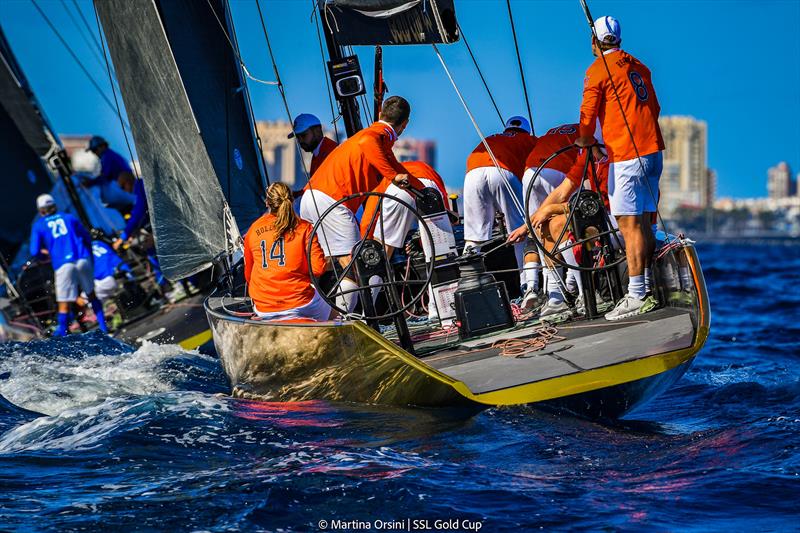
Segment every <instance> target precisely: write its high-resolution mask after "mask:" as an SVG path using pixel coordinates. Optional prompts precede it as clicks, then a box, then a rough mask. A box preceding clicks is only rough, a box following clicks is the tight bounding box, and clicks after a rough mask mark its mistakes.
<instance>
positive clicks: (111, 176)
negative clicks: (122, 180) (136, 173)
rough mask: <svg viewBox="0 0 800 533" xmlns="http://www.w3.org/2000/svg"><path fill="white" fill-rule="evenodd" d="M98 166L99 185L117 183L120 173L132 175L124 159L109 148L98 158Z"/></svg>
mask: <svg viewBox="0 0 800 533" xmlns="http://www.w3.org/2000/svg"><path fill="white" fill-rule="evenodd" d="M100 165H101V169H100V176H99V177H98V178H97V181H98V182H99V183H104V182H106V183H108V182H112V181H117V178H118V177H119V175H120V174H121V173H122V172H130V173H131V174H133V171H132V170H131V166H130V165H129V164H128V162H127V161H126V160H125V158H124V157H122V156H121V155H119V154H118V153H117V152H115V151H114V150H112V149H111V148H106V149H105V151H104V152H103V155H101V156H100Z"/></svg>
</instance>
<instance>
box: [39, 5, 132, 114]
mask: <svg viewBox="0 0 800 533" xmlns="http://www.w3.org/2000/svg"><path fill="white" fill-rule="evenodd" d="M31 3H32V4H33V7H35V8H36V10H37V11H38V12H39V14H40V15H41V16H42V18H43V19H44V21H45V22H46V23H47V25H48V26H49V27H50V29H51V30H52V31H53V33H54V34H55V35H56V37H57V38H58V40H59V41H61V44H62V45H63V46H64V48H65V49H66V50H67V52H68V53H69V55H70V56H72V59H74V60H75V62H76V63H77V64H78V66H79V67H80V69H81V71H83V73H84V74H85V75H86V77H87V78H88V79H89V82H90V83H91V84H92V86H93V87H94V88H95V89H96V90H97V92H98V93H99V94H100V96H101V97H102V98H103V101H104V102H105V103H106V104H107V105H108V107H110V108H111V110H112V111H115V106H114V104H112V103H111V100H109V98H108V96H107V95H106V94H105V92H103V89H101V88H100V84H99V83H98V82H97V80H95V79H94V77H93V76H92V75H91V73H90V72H89V70H88V69H87V68H86V66H85V65H84V64H83V62H81V60H80V59H79V58H78V54H76V53H75V51H74V50H73V49H72V47H71V46H70V45H69V43H67V41H66V39H64V36H63V35H61V32H59V31H58V29H57V28H56V26H55V24H53V21H51V20H50V17H48V16H47V14H46V13H45V12H44V10H43V9H42V8H41V6H40V5H39V3H38V2H37V1H36V0H31ZM120 120H121V121H122V123H123V127H125V128H129V129H130V125H129V124H128V123H127V122H125V121H124V119H122V117H121V116H120Z"/></svg>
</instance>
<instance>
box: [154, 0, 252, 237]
mask: <svg viewBox="0 0 800 533" xmlns="http://www.w3.org/2000/svg"><path fill="white" fill-rule="evenodd" d="M158 6H159V7H158V10H159V13H160V15H161V21H162V23H163V25H164V28H165V30H166V34H167V38H168V39H169V42H170V44H171V48H172V53H173V55H174V56H175V62H176V63H177V65H178V70H179V72H180V76H181V79H182V80H183V86H184V88H185V89H186V94H187V95H188V97H189V101H190V102H191V105H192V110H193V111H194V116H195V119H196V120H197V123H198V125H199V127H200V135H201V136H202V137H203V142H204V144H205V146H206V151H207V152H208V155H209V157H210V159H211V164H212V165H213V166H214V170H215V171H216V173H217V177H218V178H219V183H220V186H221V187H222V192H223V194H224V195H225V198H226V199H227V200H228V204H229V205H230V208H231V211H232V212H233V215H234V217H235V218H236V222H237V224H238V226H239V230H240V232H241V233H242V234H244V232H245V231H247V229H248V228H249V227H250V225H251V224H252V223H253V222H254V221H255V219H257V218H258V217H260V216H261V215H262V214H264V210H265V207H264V202H263V198H264V192H265V187H266V178H265V176H264V173H263V166H262V162H261V152H260V150H259V149H258V147H257V146H256V144H255V136H254V133H253V132H254V131H255V126H254V124H253V123H252V122H251V114H250V109H249V105H250V101H249V97H248V94H247V86H246V84H245V80H244V76H243V75H242V71H241V65H240V62H239V60H238V57H237V54H238V52H234V47H237V42H236V34H235V32H234V30H233V25H232V23H231V20H230V13H229V12H228V9H227V2H225V1H224V0H212V1H211V2H209V1H208V0H199V1H198V0H195V1H191V0H188V1H186V0H184V1H175V0H170V1H160V2H158ZM212 8H213V10H212Z"/></svg>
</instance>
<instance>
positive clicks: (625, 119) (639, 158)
mask: <svg viewBox="0 0 800 533" xmlns="http://www.w3.org/2000/svg"><path fill="white" fill-rule="evenodd" d="M580 3H581V6H583V11H584V13H585V14H586V19H587V20H588V21H589V28H590V29H591V30H592V37H594V39H595V40H596V41H597V42H598V43H599V42H600V39H598V38H597V28H595V26H594V19H593V18H592V14H591V13H590V12H589V4H587V3H586V0H580ZM598 48H599V47H598ZM600 58H601V59H602V61H603V66H604V67H605V69H606V74H608V81H609V82H611V88H612V89H613V90H614V96H615V97H616V99H617V105H619V111H620V113H622V120H623V122H625V129H626V130H628V136H629V137H630V139H631V144H632V145H633V151H634V152H635V153H636V160H637V161H638V162H639V168H640V169H641V171H642V176H645V175H646V172H645V169H644V163H642V156H641V155H639V148H638V147H637V146H636V140H635V139H634V138H633V131H632V130H631V126H630V124H629V123H628V117H627V116H626V115H625V109H624V108H623V107H622V100H621V99H620V97H619V91H617V84H616V83H614V79H613V78H612V77H611V69H610V68H609V67H608V61H607V60H606V55H605V53H604V50H600ZM653 120H655V118H654V119H653ZM644 182H645V184H646V185H647V190H648V192H649V193H650V197H651V198H652V200H653V203H654V204H655V206H656V217H658V220H660V221H661V225H662V226H663V227H664V233H666V234H667V242H668V243H669V236H670V233H669V230H668V229H667V224H666V222H665V221H664V217H662V216H661V211H659V209H658V198H657V197H656V195H655V193H654V192H653V189H652V187H650V180H644Z"/></svg>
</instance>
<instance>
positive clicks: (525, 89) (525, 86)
mask: <svg viewBox="0 0 800 533" xmlns="http://www.w3.org/2000/svg"><path fill="white" fill-rule="evenodd" d="M506 6H507V7H508V20H509V21H510V22H511V34H512V35H513V36H514V49H515V50H516V52H517V64H518V65H519V75H520V77H521V78H522V92H523V93H525V106H526V107H527V108H528V120H530V121H531V135H534V133H535V131H536V130H535V129H534V128H533V113H531V101H530V99H529V98H528V84H527V83H525V70H524V69H523V68H522V57H521V56H520V54H519V43H518V42H517V29H516V28H515V27H514V16H513V15H512V14H511V0H506Z"/></svg>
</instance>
